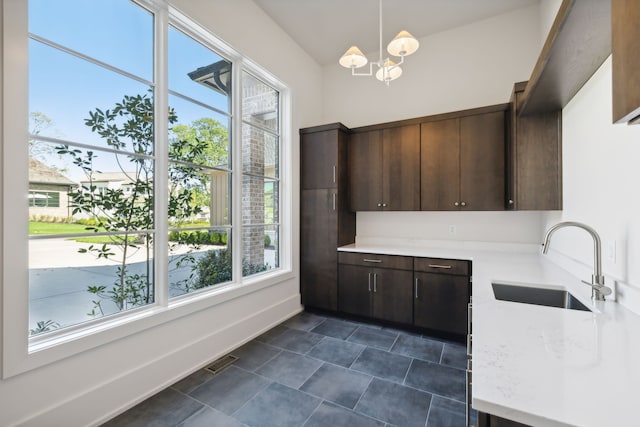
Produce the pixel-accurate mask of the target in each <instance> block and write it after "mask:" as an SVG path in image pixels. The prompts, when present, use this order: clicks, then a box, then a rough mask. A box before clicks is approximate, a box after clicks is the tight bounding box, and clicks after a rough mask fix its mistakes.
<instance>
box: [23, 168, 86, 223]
mask: <svg viewBox="0 0 640 427" xmlns="http://www.w3.org/2000/svg"><path fill="white" fill-rule="evenodd" d="M77 186H78V184H77V183H75V182H73V181H72V180H71V179H69V178H67V177H66V176H64V175H62V174H61V173H60V172H59V171H57V170H55V169H53V168H51V167H49V166H47V165H45V164H44V163H42V162H41V161H39V160H36V159H33V158H29V216H36V217H37V216H43V215H46V216H51V217H58V218H67V217H69V216H71V210H70V209H69V191H70V190H71V189H73V187H77Z"/></svg>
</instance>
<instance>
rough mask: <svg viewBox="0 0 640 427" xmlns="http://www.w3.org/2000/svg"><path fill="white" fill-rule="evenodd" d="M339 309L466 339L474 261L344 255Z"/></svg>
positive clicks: (364, 254) (340, 276) (341, 261)
mask: <svg viewBox="0 0 640 427" xmlns="http://www.w3.org/2000/svg"><path fill="white" fill-rule="evenodd" d="M338 260H339V264H338V311H339V312H343V313H347V314H353V315H357V316H362V317H369V318H374V319H378V320H385V321H389V322H394V323H399V324H405V325H413V326H418V327H421V328H428V329H431V330H434V331H439V332H444V333H447V334H454V335H458V336H461V337H462V336H464V335H465V334H466V333H467V308H468V303H469V299H470V295H471V285H470V269H471V264H470V262H469V261H460V260H447V259H436V258H419V257H415V258H414V257H406V256H396V255H379V254H366V253H357V252H339V253H338Z"/></svg>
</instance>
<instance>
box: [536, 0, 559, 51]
mask: <svg viewBox="0 0 640 427" xmlns="http://www.w3.org/2000/svg"><path fill="white" fill-rule="evenodd" d="M561 4H562V0H540V47H542V46H544V42H545V41H547V36H548V35H549V30H550V29H551V26H552V25H553V21H555V19H556V15H557V14H558V9H560V5H561Z"/></svg>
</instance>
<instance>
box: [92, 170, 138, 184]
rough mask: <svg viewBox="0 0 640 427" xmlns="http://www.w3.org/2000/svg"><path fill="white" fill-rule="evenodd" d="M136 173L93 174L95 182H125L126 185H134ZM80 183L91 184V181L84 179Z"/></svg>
mask: <svg viewBox="0 0 640 427" xmlns="http://www.w3.org/2000/svg"><path fill="white" fill-rule="evenodd" d="M135 176H136V173H135V172H94V173H93V174H92V181H93V182H124V183H133V182H134V181H135V179H133V178H132V177H135ZM80 182H83V183H85V182H89V180H87V179H84V180H81V181H80Z"/></svg>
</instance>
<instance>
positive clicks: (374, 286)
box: [373, 273, 378, 293]
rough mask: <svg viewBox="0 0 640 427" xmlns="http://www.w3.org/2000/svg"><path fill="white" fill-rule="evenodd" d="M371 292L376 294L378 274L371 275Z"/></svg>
mask: <svg viewBox="0 0 640 427" xmlns="http://www.w3.org/2000/svg"><path fill="white" fill-rule="evenodd" d="M373 292H374V293H375V292H378V273H373Z"/></svg>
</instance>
